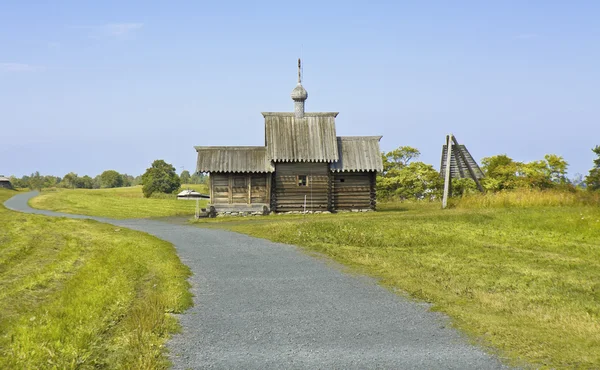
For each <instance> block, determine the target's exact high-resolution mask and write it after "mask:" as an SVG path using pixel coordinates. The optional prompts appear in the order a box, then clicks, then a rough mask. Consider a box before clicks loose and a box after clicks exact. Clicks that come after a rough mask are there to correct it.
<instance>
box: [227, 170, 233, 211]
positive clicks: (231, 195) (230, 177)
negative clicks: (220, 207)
mask: <svg viewBox="0 0 600 370" xmlns="http://www.w3.org/2000/svg"><path fill="white" fill-rule="evenodd" d="M228 187H229V204H232V203H233V175H232V174H229V183H228Z"/></svg>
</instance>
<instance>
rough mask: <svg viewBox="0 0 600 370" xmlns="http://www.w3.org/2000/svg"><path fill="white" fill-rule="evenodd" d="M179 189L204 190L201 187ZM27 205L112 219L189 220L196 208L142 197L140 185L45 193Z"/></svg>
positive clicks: (186, 202) (202, 203)
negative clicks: (151, 218)
mask: <svg viewBox="0 0 600 370" xmlns="http://www.w3.org/2000/svg"><path fill="white" fill-rule="evenodd" d="M183 187H184V188H185V189H187V188H188V187H190V188H195V189H197V190H199V191H203V190H205V189H204V188H203V186H202V185H184V186H183ZM30 205H31V206H32V207H34V208H39V209H48V210H52V211H58V212H65V213H74V214H81V215H89V216H100V217H110V218H116V219H122V218H146V217H167V216H179V215H185V216H190V217H191V216H193V215H194V212H195V209H196V202H195V201H193V200H178V199H176V198H175V197H174V196H171V197H169V198H165V199H159V198H144V197H143V194H142V187H141V186H132V187H127V188H115V189H95V190H88V189H75V190H65V189H58V190H56V191H46V192H43V193H42V194H41V195H40V196H38V197H35V198H33V199H32V200H31V201H30ZM200 206H201V207H205V206H206V200H200Z"/></svg>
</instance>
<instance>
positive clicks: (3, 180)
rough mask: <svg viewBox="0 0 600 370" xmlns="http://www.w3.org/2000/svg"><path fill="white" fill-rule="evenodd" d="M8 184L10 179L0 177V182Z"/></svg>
mask: <svg viewBox="0 0 600 370" xmlns="http://www.w3.org/2000/svg"><path fill="white" fill-rule="evenodd" d="M7 181H8V182H10V179H9V178H8V177H4V176H1V175H0V182H7Z"/></svg>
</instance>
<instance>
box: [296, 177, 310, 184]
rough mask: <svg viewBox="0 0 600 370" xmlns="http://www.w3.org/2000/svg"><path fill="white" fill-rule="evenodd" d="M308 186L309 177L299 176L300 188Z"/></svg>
mask: <svg viewBox="0 0 600 370" xmlns="http://www.w3.org/2000/svg"><path fill="white" fill-rule="evenodd" d="M307 184H308V177H307V176H306V175H298V186H306V185H307Z"/></svg>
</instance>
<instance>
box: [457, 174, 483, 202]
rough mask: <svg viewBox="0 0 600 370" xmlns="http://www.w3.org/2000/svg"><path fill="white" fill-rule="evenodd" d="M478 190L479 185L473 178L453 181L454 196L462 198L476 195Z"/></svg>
mask: <svg viewBox="0 0 600 370" xmlns="http://www.w3.org/2000/svg"><path fill="white" fill-rule="evenodd" d="M478 190H479V189H477V184H476V183H475V181H473V179H471V178H468V177H465V178H461V179H452V196H457V197H462V196H464V195H469V194H475V193H477V192H478Z"/></svg>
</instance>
